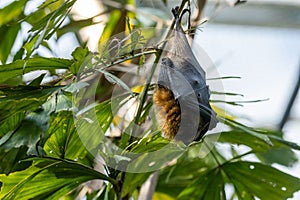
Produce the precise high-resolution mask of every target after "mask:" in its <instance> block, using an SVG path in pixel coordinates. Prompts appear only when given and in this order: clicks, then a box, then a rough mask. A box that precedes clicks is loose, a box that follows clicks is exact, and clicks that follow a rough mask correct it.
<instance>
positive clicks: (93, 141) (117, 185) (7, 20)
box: [0, 0, 300, 200]
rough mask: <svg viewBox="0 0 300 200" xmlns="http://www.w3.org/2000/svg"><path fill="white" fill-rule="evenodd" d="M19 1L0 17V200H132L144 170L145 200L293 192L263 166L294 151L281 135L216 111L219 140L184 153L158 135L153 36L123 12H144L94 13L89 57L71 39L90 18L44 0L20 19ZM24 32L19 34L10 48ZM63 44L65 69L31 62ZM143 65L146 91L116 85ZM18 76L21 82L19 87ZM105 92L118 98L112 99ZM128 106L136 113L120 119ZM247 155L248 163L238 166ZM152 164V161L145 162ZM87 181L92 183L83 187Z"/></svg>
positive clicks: (109, 8) (286, 179) (127, 8)
mask: <svg viewBox="0 0 300 200" xmlns="http://www.w3.org/2000/svg"><path fill="white" fill-rule="evenodd" d="M29 2H30V1H28V0H19V1H13V2H12V3H10V4H8V5H6V6H5V7H3V8H1V9H0V37H1V38H2V41H1V43H0V63H1V65H0V138H1V139H0V173H1V175H0V181H1V183H2V184H1V193H0V198H1V199H60V198H61V197H64V198H66V199H67V198H70V199H73V198H75V197H78V198H84V197H86V198H87V199H122V198H124V199H128V198H129V197H132V198H133V199H137V198H138V195H139V193H140V192H141V190H140V189H141V187H142V185H143V183H145V181H146V180H147V179H148V178H149V176H150V175H151V174H152V173H153V171H157V173H159V178H158V181H157V186H156V189H155V192H154V195H153V198H154V199H155V198H156V199H160V198H164V199H216V200H219V199H255V198H256V197H258V198H260V199H275V200H276V199H278V200H280V199H287V198H290V197H292V196H293V193H295V192H296V191H299V190H300V179H299V178H296V177H293V176H291V175H289V174H286V173H284V172H281V171H280V170H278V169H276V168H274V167H273V166H272V164H280V165H284V166H292V165H293V164H294V163H295V162H297V159H296V157H295V154H294V150H300V146H298V145H297V144H295V143H293V142H289V141H285V140H284V139H283V133H282V132H278V131H273V130H265V129H258V128H252V127H248V126H245V125H243V124H241V123H239V122H238V120H237V119H236V118H235V117H234V116H230V115H228V114H226V113H225V112H224V110H222V109H220V108H218V109H216V110H217V112H218V116H219V120H220V122H221V123H223V124H224V126H226V129H227V130H228V131H226V132H217V133H214V134H210V135H207V136H206V137H205V138H204V139H203V140H202V141H200V142H195V143H192V144H190V145H189V146H185V145H183V144H180V143H176V142H173V141H168V140H166V139H164V138H163V137H161V136H160V134H158V133H160V130H159V128H158V125H157V122H156V119H155V115H153V113H152V101H151V95H152V90H153V87H154V86H153V85H152V75H153V73H154V69H155V66H156V65H155V62H156V61H157V60H158V59H159V56H160V53H161V52H160V50H159V49H157V48H154V47H153V46H151V45H150V46H147V45H146V44H148V42H149V41H151V39H152V38H153V37H154V36H155V31H154V29H140V30H139V29H138V28H143V27H144V26H149V23H151V25H152V26H156V25H157V23H156V22H155V21H152V20H149V21H147V23H146V22H145V21H144V20H145V19H143V18H142V17H141V16H139V15H138V12H135V11H137V10H141V11H142V10H143V9H144V11H145V12H147V9H146V8H143V7H140V8H135V3H134V1H132V0H122V1H110V2H111V3H110V4H109V3H108V4H105V2H103V3H104V5H103V6H104V8H105V11H104V12H103V13H101V15H106V16H107V19H108V20H107V22H106V23H105V27H104V31H103V33H102V35H101V37H100V38H99V41H98V43H99V52H101V53H99V54H95V53H92V52H90V51H89V50H88V48H87V47H85V42H86V41H84V40H83V39H82V38H81V36H80V34H78V32H79V30H81V29H83V28H85V27H87V26H90V25H93V24H94V23H95V22H94V19H95V18H96V17H97V16H95V17H91V18H88V19H84V20H75V17H74V14H73V13H72V12H71V9H72V6H73V5H74V3H76V0H66V1H63V0H54V1H53V0H45V1H43V3H42V4H41V5H40V6H39V7H38V8H37V9H35V10H34V11H33V12H30V13H28V12H25V11H24V8H25V7H26V5H28V4H29ZM187 2H188V1H186V0H184V1H182V2H181V3H182V5H185V4H186V3H187ZM198 2H199V3H203V2H201V1H198ZM162 3H163V4H168V1H166V0H162ZM199 5H200V4H199ZM199 7H201V6H199ZM120 8H123V9H120ZM133 8H134V9H133ZM152 15H154V13H152ZM166 19H167V17H166ZM163 21H164V20H163ZM133 24H134V25H133ZM146 24H147V25H146ZM24 25H27V26H30V27H31V29H30V31H29V33H28V34H26V36H25V37H24V38H22V39H21V40H22V41H21V43H22V45H18V44H17V42H20V39H19V36H18V35H20V34H21V32H22V31H23V28H22V27H23V26H24ZM70 33H72V34H74V35H76V37H77V39H78V43H79V44H80V46H79V47H78V48H76V49H74V51H73V52H72V53H71V54H70V55H71V56H72V57H71V58H60V57H45V56H42V55H41V54H40V51H39V50H40V49H41V48H46V49H48V51H49V52H51V53H52V55H56V54H55V50H53V49H51V48H50V45H49V43H51V42H53V41H54V42H56V41H58V40H60V39H61V38H62V37H63V36H64V35H65V34H70ZM117 34H119V35H118V36H119V38H118V37H115V35H117ZM120 34H121V35H120ZM122 34H123V35H122ZM124 34H125V35H124ZM156 37H157V35H156ZM159 37H162V36H160V35H159ZM111 38H113V39H111ZM161 39H164V38H161ZM151 55H153V56H156V59H155V61H154V65H152V66H150V67H149V66H147V67H149V68H151V69H150V70H149V69H148V70H149V71H147V72H149V73H148V74H150V76H148V79H147V80H146V81H145V78H144V79H143V82H142V83H141V84H137V83H136V82H135V83H131V82H130V84H128V83H127V82H124V81H123V80H121V78H120V77H121V76H122V75H123V74H124V73H125V72H128V71H134V74H133V76H132V77H131V78H129V79H130V80H136V79H137V78H136V77H139V73H141V71H143V70H145V69H144V68H145V67H143V64H144V63H147V62H148V63H149V62H150V63H152V64H153V60H151V58H152V57H151ZM131 66H135V68H133V69H134V70H132V69H131ZM114 67H115V68H114ZM118 67H119V68H118ZM120 68H121V69H120ZM37 72H38V75H34V73H37ZM30 73H31V74H33V75H31V79H30V80H27V79H25V78H24V77H26V76H28V74H30ZM220 78H221V79H222V77H220ZM226 78H230V77H224V79H226ZM217 79H218V78H217ZM113 88H118V91H121V92H119V93H117V94H118V95H115V93H114V90H113ZM212 94H216V95H226V96H229V97H230V96H236V95H238V96H240V94H236V93H231V92H222V91H214V92H212ZM215 103H216V105H217V104H218V103H226V104H230V105H233V106H234V105H239V104H241V102H234V101H226V102H224V101H220V100H215ZM132 105H138V106H137V111H136V112H135V115H133V117H132V118H130V117H128V116H127V114H128V113H129V110H130V109H131V107H134V106H132ZM216 105H215V106H216ZM124 108H125V109H124ZM124 110H125V111H126V112H125V114H124ZM122 113H123V114H122ZM149 117H151V118H152V120H149ZM95 123H96V124H97V126H94V125H93V124H95ZM137 135H139V137H134V136H137ZM97 141H101V142H100V144H99V142H97ZM219 144H227V145H228V146H230V147H231V151H230V152H227V154H228V153H229V154H230V156H229V157H230V158H225V157H224V152H221V151H220V150H219V149H218V148H217V146H218V145H219ZM237 145H239V146H243V147H247V149H249V151H248V152H246V153H241V152H239V151H237V150H236V149H235V148H234V147H236V146H237ZM248 155H253V156H255V157H256V158H257V160H258V161H257V162H253V161H248V160H247V159H246V156H248ZM282 155H284V156H282ZM156 157H159V158H163V159H161V160H159V162H156V163H155V162H154V161H155V159H153V158H156ZM133 161H134V162H133ZM130 163H133V164H130ZM141 169H143V170H144V171H143V170H141ZM122 170H123V171H122ZM124 170H127V172H126V171H125V172H124ZM139 170H140V171H139ZM136 172H139V173H136ZM95 180H103V181H102V182H100V183H99V182H97V183H98V184H93V182H92V181H95ZM96 186H98V187H96ZM230 189H231V190H232V191H233V194H232V196H230V195H229V193H230V192H228V191H230Z"/></svg>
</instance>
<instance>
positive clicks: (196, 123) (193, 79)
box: [153, 14, 217, 144]
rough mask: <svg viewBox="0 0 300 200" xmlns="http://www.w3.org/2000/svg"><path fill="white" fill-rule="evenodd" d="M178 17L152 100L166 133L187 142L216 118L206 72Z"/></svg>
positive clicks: (199, 136) (208, 126)
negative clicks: (195, 54) (210, 99)
mask: <svg viewBox="0 0 300 200" xmlns="http://www.w3.org/2000/svg"><path fill="white" fill-rule="evenodd" d="M174 15H175V14H174ZM175 18H176V20H177V21H176V26H177V27H176V30H177V31H176V32H175V34H174V36H173V37H172V38H171V39H170V40H169V41H168V44H167V49H168V50H169V52H168V53H167V54H166V56H165V57H164V58H162V60H161V64H160V71H159V77H158V86H157V88H156V90H155V91H154V94H153V102H154V104H155V105H156V110H157V111H158V116H159V121H160V125H161V127H162V132H163V135H164V136H165V137H167V138H169V139H175V140H181V141H183V142H184V143H186V144H188V143H190V142H192V141H194V140H200V139H201V138H202V137H203V135H204V134H205V133H206V132H207V131H208V130H210V129H212V128H214V127H215V126H216V124H217V119H216V114H215V112H214V111H213V110H212V108H211V106H210V104H209V98H210V92H209V88H208V86H207V85H206V80H205V72H204V70H203V69H202V68H201V66H200V64H199V63H198V61H197V59H196V58H195V56H194V54H193V52H192V50H191V47H190V45H189V44H188V41H187V39H186V37H185V35H184V32H183V30H182V27H181V25H180V20H181V17H178V16H175Z"/></svg>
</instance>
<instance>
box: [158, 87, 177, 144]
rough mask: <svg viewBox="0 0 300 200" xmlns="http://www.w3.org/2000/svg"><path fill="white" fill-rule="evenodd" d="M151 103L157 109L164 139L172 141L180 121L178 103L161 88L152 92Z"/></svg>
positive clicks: (165, 89) (171, 94) (164, 88)
mask: <svg viewBox="0 0 300 200" xmlns="http://www.w3.org/2000/svg"><path fill="white" fill-rule="evenodd" d="M153 102H154V104H155V106H156V109H157V113H158V121H159V124H160V126H161V128H162V131H163V135H164V137H166V138H168V139H173V138H174V137H175V135H176V133H177V132H178V129H179V125H180V120H181V113H180V106H179V104H178V102H177V101H176V100H175V98H174V95H173V93H172V92H171V91H170V90H169V89H167V88H166V87H163V86H158V87H157V88H156V89H155V90H154V94H153Z"/></svg>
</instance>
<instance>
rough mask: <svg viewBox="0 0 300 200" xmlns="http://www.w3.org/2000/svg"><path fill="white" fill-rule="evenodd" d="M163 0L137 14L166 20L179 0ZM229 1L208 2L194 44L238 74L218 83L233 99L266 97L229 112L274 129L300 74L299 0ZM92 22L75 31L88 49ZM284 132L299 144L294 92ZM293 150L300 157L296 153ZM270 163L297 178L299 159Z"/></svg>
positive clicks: (87, 1) (92, 3)
mask: <svg viewBox="0 0 300 200" xmlns="http://www.w3.org/2000/svg"><path fill="white" fill-rule="evenodd" d="M9 2H12V1H11V0H1V1H0V8H1V7H4V6H5V5H7V4H8V3H9ZM41 2H43V1H41V0H34V1H31V2H30V3H29V4H28V5H27V7H26V12H32V11H33V10H35V9H36V8H37V6H38V5H40V4H41ZM106 2H110V1H106ZM167 2H168V6H165V5H164V4H163V3H162V1H161V0H136V4H137V6H138V7H140V8H141V9H140V10H141V12H140V13H138V14H139V15H141V17H142V16H144V17H147V13H151V12H152V14H153V13H155V16H157V18H156V19H157V20H158V21H159V18H161V19H170V17H171V14H170V8H171V7H173V6H174V5H178V4H179V2H180V1H176V0H168V1H167ZM234 2H236V1H230V0H226V1H224V0H223V1H213V0H208V1H207V5H206V6H205V9H204V12H203V17H204V19H208V22H206V23H203V24H202V25H200V27H199V29H198V30H197V32H196V35H195V42H196V43H197V45H199V46H200V47H201V48H203V49H204V51H205V52H206V53H207V54H208V55H209V57H210V58H211V59H212V61H213V62H214V63H215V65H216V67H217V69H218V72H219V74H220V75H221V76H238V77H240V79H228V80H224V81H223V84H224V88H225V91H227V92H235V93H241V94H243V95H244V96H243V97H238V98H237V97H235V98H234V100H241V101H252V100H265V101H262V102H258V103H246V104H243V106H229V107H228V110H229V111H230V112H232V113H234V114H235V115H237V116H238V117H240V118H242V119H243V120H244V121H243V122H245V123H247V124H249V125H252V126H255V127H266V128H271V129H279V128H280V126H279V125H280V123H281V121H282V118H283V116H284V113H285V112H286V110H287V106H288V103H289V101H290V99H291V96H292V93H293V90H294V88H295V87H296V84H297V81H298V79H299V77H300V1H299V0H248V1H247V3H245V4H241V5H239V6H237V7H233V3H234ZM111 3H113V1H111ZM192 3H193V1H192ZM101 4H102V1H97V0H78V1H77V2H76V3H75V5H74V8H73V10H72V11H71V12H73V13H74V17H77V18H78V19H87V18H89V17H93V16H95V15H97V14H99V13H101V10H102V7H101ZM216 4H218V7H216ZM94 20H96V22H99V23H96V24H94V25H91V26H89V27H86V28H84V29H83V30H81V31H80V32H79V34H80V35H81V36H82V37H83V38H84V40H85V41H86V42H87V46H88V47H89V49H90V50H92V51H97V48H98V40H99V37H100V35H101V33H102V31H103V28H104V25H103V23H101V22H105V20H107V19H106V18H105V15H101V16H99V17H96V18H94ZM22 26H23V27H22V32H23V34H24V35H25V34H26V33H27V31H28V30H29V29H30V27H27V26H26V24H23V25H22ZM22 37H23V35H22V34H19V35H18V37H17V42H16V43H15V44H14V48H15V49H19V48H20V46H22ZM76 41H77V40H76V35H74V34H66V35H64V36H63V37H61V38H60V39H59V40H58V41H53V42H51V41H49V46H50V48H51V49H53V52H56V53H57V55H52V54H51V52H50V51H48V50H47V49H43V48H40V49H38V51H39V54H40V55H43V56H49V57H51V56H58V55H59V57H67V58H69V57H71V52H72V51H73V50H74V48H76V47H77V46H78V45H79V44H78V43H77V42H76ZM197 45H196V46H197ZM208 78H210V77H208ZM298 90H299V88H298ZM283 131H284V138H285V139H286V140H289V141H293V142H296V143H298V144H299V143H300V133H299V132H300V96H299V95H298V96H297V97H296V99H295V101H294V103H293V106H292V108H291V112H290V114H289V115H288V118H287V122H286V123H285V125H284V127H283ZM295 153H296V155H297V156H298V158H299V159H300V153H299V152H297V151H295ZM282 156H283V157H284V156H285V155H282ZM275 167H278V168H280V169H281V170H283V171H285V172H288V173H290V174H292V175H294V176H296V177H300V163H299V162H298V163H296V164H294V165H293V166H291V167H283V166H281V165H275ZM294 199H300V192H298V193H297V194H295V197H294Z"/></svg>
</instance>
